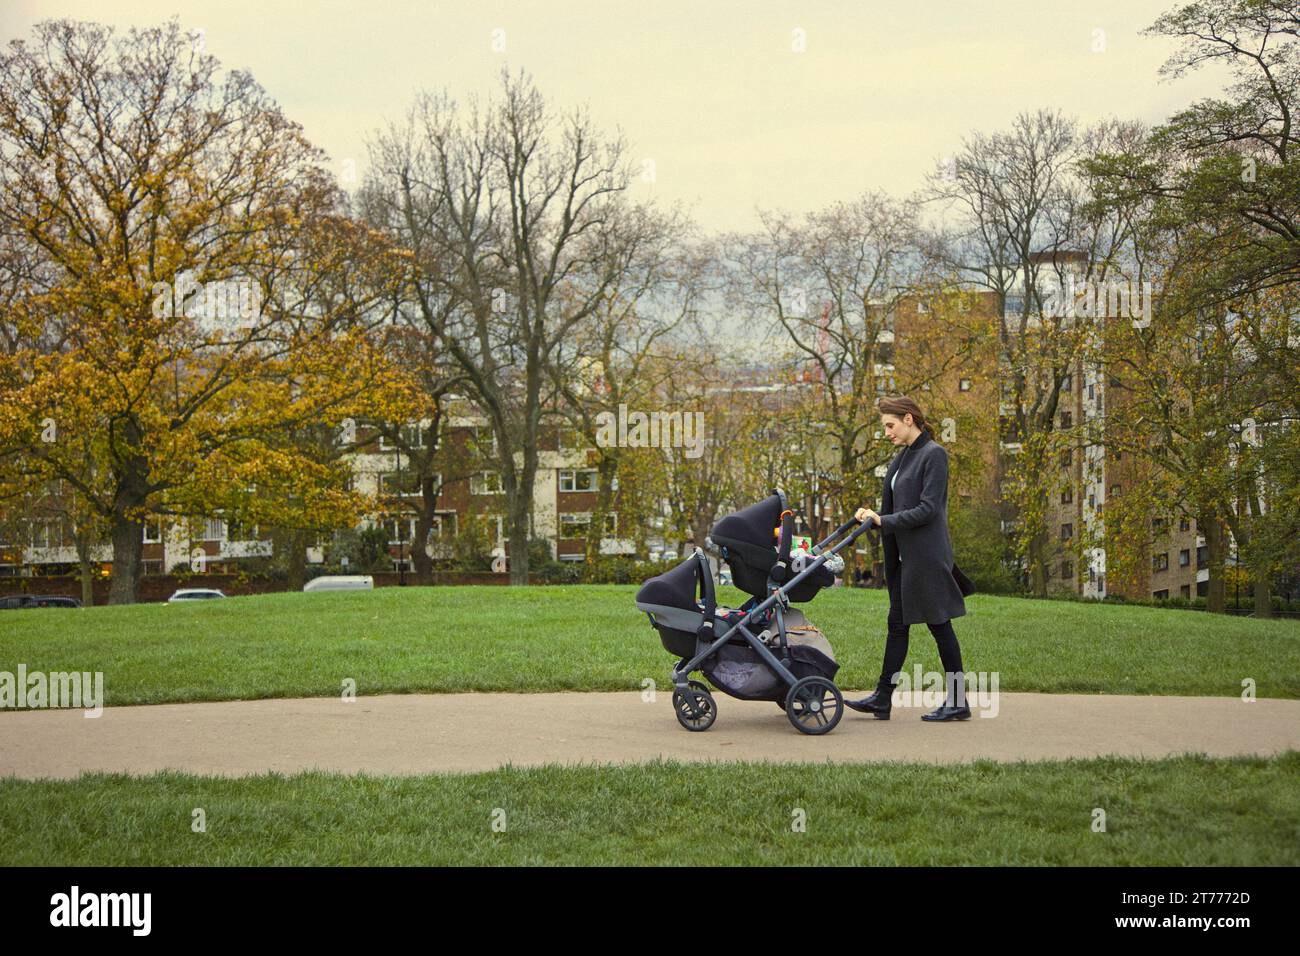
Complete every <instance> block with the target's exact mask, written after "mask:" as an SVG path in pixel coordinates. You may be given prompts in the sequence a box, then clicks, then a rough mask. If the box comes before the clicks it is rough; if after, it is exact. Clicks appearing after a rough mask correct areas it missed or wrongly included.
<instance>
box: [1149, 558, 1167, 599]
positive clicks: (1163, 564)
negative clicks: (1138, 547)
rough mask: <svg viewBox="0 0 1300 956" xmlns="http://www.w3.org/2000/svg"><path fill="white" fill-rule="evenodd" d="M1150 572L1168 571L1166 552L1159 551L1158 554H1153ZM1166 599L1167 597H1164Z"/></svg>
mask: <svg viewBox="0 0 1300 956" xmlns="http://www.w3.org/2000/svg"><path fill="white" fill-rule="evenodd" d="M1151 570H1152V571H1168V570H1169V552H1168V551H1161V552H1160V553H1159V554H1153V555H1152V556H1151ZM1166 597H1168V595H1166Z"/></svg>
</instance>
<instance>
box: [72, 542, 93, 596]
mask: <svg viewBox="0 0 1300 956" xmlns="http://www.w3.org/2000/svg"><path fill="white" fill-rule="evenodd" d="M76 541H77V563H78V565H80V574H81V605H82V607H93V606H94V604H95V570H94V568H93V567H92V566H91V563H90V546H91V545H90V538H89V536H88V535H86V534H85V533H81V534H78V535H77V536H76Z"/></svg>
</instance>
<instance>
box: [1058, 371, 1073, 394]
mask: <svg viewBox="0 0 1300 956" xmlns="http://www.w3.org/2000/svg"><path fill="white" fill-rule="evenodd" d="M1073 389H1074V376H1073V375H1070V374H1068V373H1067V374H1066V376H1065V378H1063V379H1061V391H1063V392H1069V391H1072V390H1073Z"/></svg>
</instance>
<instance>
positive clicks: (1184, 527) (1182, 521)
mask: <svg viewBox="0 0 1300 956" xmlns="http://www.w3.org/2000/svg"><path fill="white" fill-rule="evenodd" d="M1178 530H1179V531H1190V530H1191V525H1190V524H1189V523H1188V521H1187V519H1186V518H1179V519H1178Z"/></svg>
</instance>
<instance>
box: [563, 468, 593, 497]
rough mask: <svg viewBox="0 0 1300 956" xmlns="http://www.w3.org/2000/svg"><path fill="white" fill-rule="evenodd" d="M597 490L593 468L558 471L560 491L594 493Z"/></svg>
mask: <svg viewBox="0 0 1300 956" xmlns="http://www.w3.org/2000/svg"><path fill="white" fill-rule="evenodd" d="M598 488H599V485H598V475H597V472H596V469H595V468H577V469H575V468H566V469H562V470H561V471H560V490H561V491H596V490H598Z"/></svg>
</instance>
